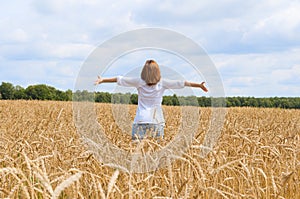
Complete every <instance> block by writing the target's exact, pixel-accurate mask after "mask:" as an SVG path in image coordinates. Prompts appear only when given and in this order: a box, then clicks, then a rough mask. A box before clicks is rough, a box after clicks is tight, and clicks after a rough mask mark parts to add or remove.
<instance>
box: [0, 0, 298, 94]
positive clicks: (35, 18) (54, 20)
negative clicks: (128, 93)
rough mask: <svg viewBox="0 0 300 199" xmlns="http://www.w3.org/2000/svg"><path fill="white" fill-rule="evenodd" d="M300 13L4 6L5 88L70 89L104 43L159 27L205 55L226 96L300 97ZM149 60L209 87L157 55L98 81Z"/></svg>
mask: <svg viewBox="0 0 300 199" xmlns="http://www.w3.org/2000/svg"><path fill="white" fill-rule="evenodd" d="M299 10H300V1H296V0H275V1H274V0H265V1H259V0H250V1H237V0H224V1H216V0H210V1H202V0H200V1H199V0H190V1H189V0H187V1H178V0H172V1H171V0H159V1H158V0H155V1H142V0H136V1H108V0H101V1H97V0H88V1H82V0H64V1H61V0H43V1H42V0H22V1H21V0H11V1H3V2H1V8H0V82H10V83H12V84H14V85H21V86H23V87H27V86H28V85H33V84H47V85H50V86H54V87H56V88H57V89H60V90H67V89H73V88H74V85H75V82H76V79H77V77H78V74H79V71H80V70H81V68H82V67H83V63H85V61H86V60H87V59H88V58H89V56H90V55H91V54H92V52H94V51H95V49H96V48H97V47H98V46H99V45H101V44H103V43H105V42H106V41H109V40H110V39H112V38H114V37H116V36H117V35H120V34H123V33H125V32H127V31H132V30H137V29H141V28H161V29H168V30H172V31H174V32H177V33H179V34H181V35H184V36H185V37H187V38H189V39H191V40H192V41H194V42H195V43H197V44H198V45H199V46H201V47H202V48H203V49H204V51H205V52H206V53H207V56H208V57H209V58H210V59H211V61H212V63H213V64H214V67H215V68H216V69H217V71H218V74H219V76H220V78H221V80H222V86H223V88H224V92H225V95H226V96H254V97H274V96H281V97H283V96H285V97H295V96H300V34H299V33H300V12H299ZM147 37H150V36H149V35H147ZM169 40H170V41H171V42H174V44H176V41H175V40H174V41H173V40H172V38H169ZM187 51H188V49H187ZM149 57H150V58H154V59H156V60H157V61H158V63H159V64H160V65H162V66H165V67H169V69H170V70H174V71H175V73H176V72H177V73H180V74H182V77H183V78H187V79H189V80H193V81H199V82H201V81H206V80H207V81H206V83H207V86H208V87H209V85H212V82H209V81H208V80H209V79H207V78H206V77H205V76H203V75H201V74H198V75H194V76H193V74H195V73H194V71H193V68H192V67H190V66H189V64H188V63H187V62H186V60H183V59H180V57H176V56H175V55H174V54H172V53H170V52H165V51H161V50H155V49H150V50H148V51H147V50H146V51H145V50H140V51H138V50H137V51H135V52H132V53H129V54H127V55H125V56H122V57H119V58H118V59H117V60H116V61H115V62H114V63H113V64H111V66H110V68H109V69H108V70H106V71H105V72H104V73H102V74H101V75H102V76H116V75H124V74H125V73H129V72H130V71H132V70H135V71H139V69H136V68H140V67H142V66H143V64H144V61H145V59H147V58H149ZM175 61H176V62H175ZM176 64H177V66H178V67H177V68H176V67H175V65H176ZM199 65H201V63H199ZM127 66H128V67H127ZM181 69H184V70H183V71H182V70H181ZM94 73H95V78H96V76H97V75H98V72H97V71H94ZM96 90H97V91H102V90H103V91H113V90H116V86H115V85H110V86H106V87H105V86H104V87H97V88H96ZM195 93H196V95H204V94H203V93H201V92H199V91H195ZM206 95H210V94H209V93H208V94H206Z"/></svg>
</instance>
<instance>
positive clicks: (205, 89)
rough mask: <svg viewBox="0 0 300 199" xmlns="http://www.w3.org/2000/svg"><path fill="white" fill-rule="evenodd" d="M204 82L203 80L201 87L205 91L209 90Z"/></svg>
mask: <svg viewBox="0 0 300 199" xmlns="http://www.w3.org/2000/svg"><path fill="white" fill-rule="evenodd" d="M204 84H205V82H201V84H200V85H199V87H200V88H201V89H202V90H203V91H205V92H207V91H208V89H207V88H206V87H205V86H204Z"/></svg>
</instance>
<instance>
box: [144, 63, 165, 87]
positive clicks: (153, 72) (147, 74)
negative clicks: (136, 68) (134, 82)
mask: <svg viewBox="0 0 300 199" xmlns="http://www.w3.org/2000/svg"><path fill="white" fill-rule="evenodd" d="M141 78H142V80H144V81H145V82H146V83H147V85H149V86H152V85H155V84H157V83H158V82H159V81H160V78H161V76H160V69H159V66H158V64H157V63H156V61H154V60H147V61H146V63H145V65H144V67H143V70H142V73H141Z"/></svg>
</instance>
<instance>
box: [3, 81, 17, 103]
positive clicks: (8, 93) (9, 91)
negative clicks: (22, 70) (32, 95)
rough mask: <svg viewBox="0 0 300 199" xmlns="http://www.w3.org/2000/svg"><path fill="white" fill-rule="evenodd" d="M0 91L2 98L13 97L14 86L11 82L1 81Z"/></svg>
mask: <svg viewBox="0 0 300 199" xmlns="http://www.w3.org/2000/svg"><path fill="white" fill-rule="evenodd" d="M0 93H1V98H2V99H6V100H8V99H14V93H15V88H14V86H13V85H12V84H11V83H8V82H2V84H1V85H0Z"/></svg>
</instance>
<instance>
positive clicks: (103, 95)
mask: <svg viewBox="0 0 300 199" xmlns="http://www.w3.org/2000/svg"><path fill="white" fill-rule="evenodd" d="M0 99H3V100H18V99H24V100H56V101H72V100H75V101H95V102H99V103H120V104H137V103H138V95H137V94H131V93H108V92H89V91H87V90H83V91H79V90H78V91H76V92H72V90H70V89H69V90H66V91H61V90H58V89H56V88H54V87H52V86H48V85H45V84H38V85H31V86H28V87H27V88H23V87H21V86H18V85H17V86H14V85H13V84H11V83H8V82H2V84H1V85H0ZM218 100H219V103H218ZM223 102H225V104H226V106H227V107H266V108H267V107H268V108H274V107H276V108H294V109H300V97H266V98H255V97H226V98H219V99H217V98H210V97H204V96H202V97H196V96H177V95H176V94H174V95H171V96H164V97H163V102H162V104H163V105H170V106H179V105H181V106H182V105H188V106H200V107H210V106H212V104H213V105H214V106H221V105H222V106H223V104H224V103H223Z"/></svg>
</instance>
